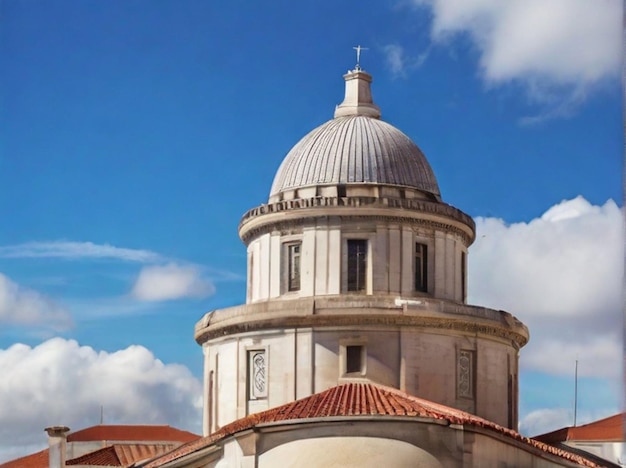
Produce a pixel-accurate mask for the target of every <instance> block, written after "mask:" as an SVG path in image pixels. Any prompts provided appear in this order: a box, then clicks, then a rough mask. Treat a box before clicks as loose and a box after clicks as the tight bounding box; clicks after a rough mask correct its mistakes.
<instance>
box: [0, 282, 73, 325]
mask: <svg viewBox="0 0 626 468" xmlns="http://www.w3.org/2000/svg"><path fill="white" fill-rule="evenodd" d="M0 325H19V326H34V327H37V328H44V329H46V328H47V329H52V330H56V331H60V330H66V329H68V328H70V327H71V326H72V318H71V316H70V313H69V311H68V310H66V309H65V308H64V307H62V306H60V305H59V304H56V303H55V302H54V301H52V300H51V299H49V298H48V297H46V296H44V295H42V294H40V293H38V292H37V291H35V290H32V289H29V288H25V287H22V286H20V285H18V284H17V283H15V282H13V281H11V280H10V279H9V278H8V277H7V276H5V275H3V274H2V273H0Z"/></svg>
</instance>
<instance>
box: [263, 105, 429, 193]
mask: <svg viewBox="0 0 626 468" xmlns="http://www.w3.org/2000/svg"><path fill="white" fill-rule="evenodd" d="M350 183H373V184H389V185H398V186H404V187H410V188H415V189H418V190H422V191H425V192H428V193H431V194H433V195H434V196H435V197H436V198H437V199H439V186H438V185H437V179H435V175H434V173H433V170H432V169H431V167H430V164H428V161H427V160H426V157H425V156H424V154H423V153H422V151H421V150H420V149H419V148H418V147H417V145H416V144H415V143H413V142H412V141H411V139H410V138H409V137H407V136H406V135H405V134H404V133H402V132H401V131H400V130H398V129H397V128H395V127H393V126H391V125H389V124H388V123H385V122H383V121H381V120H378V119H377V118H375V117H370V116H365V115H348V116H345V117H341V116H340V117H336V118H334V119H333V120H330V121H328V122H326V123H325V124H323V125H321V126H319V127H317V128H316V129H315V130H313V131H311V132H310V133H309V134H308V135H306V136H305V137H304V138H302V139H301V140H300V141H299V142H298V143H297V144H296V145H295V146H294V147H293V148H292V149H291V151H290V152H289V153H288V154H287V156H286V157H285V159H284V160H283V162H282V164H281V166H280V168H279V169H278V172H277V173H276V176H275V177H274V183H273V184H272V190H271V193H270V196H272V195H276V194H278V193H280V192H283V191H285V190H292V189H295V188H301V187H307V186H316V185H338V184H350Z"/></svg>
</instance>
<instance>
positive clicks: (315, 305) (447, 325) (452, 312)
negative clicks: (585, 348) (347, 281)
mask: <svg viewBox="0 0 626 468" xmlns="http://www.w3.org/2000/svg"><path fill="white" fill-rule="evenodd" d="M319 302H320V301H315V300H310V299H309V300H287V301H284V300H282V301H281V300H278V301H267V302H265V303H262V304H249V305H242V306H236V307H231V308H229V309H221V310H216V311H213V312H210V313H208V314H207V315H205V317H204V318H203V319H202V320H200V321H199V322H198V324H197V325H196V330H195V339H196V341H197V342H198V343H199V344H203V343H205V342H206V341H209V340H212V339H216V338H221V337H224V336H229V335H237V334H240V333H249V332H255V331H265V330H271V329H285V328H335V327H359V328H360V327H399V328H403V327H410V328H423V329H429V330H440V331H453V332H457V333H461V334H467V335H472V336H475V335H482V336H484V337H492V338H499V339H502V340H505V341H508V342H510V343H512V344H514V346H516V347H517V348H518V349H519V348H521V347H522V346H524V345H525V344H526V343H527V342H528V329H527V328H526V327H525V326H524V325H523V324H522V323H521V322H519V321H518V320H517V319H515V317H513V316H512V315H511V314H509V313H507V312H504V311H496V310H493V309H486V308H483V307H473V306H466V305H461V304H449V305H448V304H441V302H444V301H432V300H431V301H430V302H429V303H425V304H423V305H422V306H420V307H418V308H415V307H407V306H406V305H405V306H404V307H391V306H389V303H387V304H385V303H384V302H385V301H376V300H372V299H369V300H368V299H365V298H364V299H363V300H362V301H355V300H354V298H347V299H346V300H344V301H341V300H340V299H335V300H333V301H330V302H328V301H326V303H324V304H320V303H319ZM322 302H323V301H322ZM431 303H432V304H431ZM290 305H291V306H293V307H290ZM442 310H444V311H446V312H442Z"/></svg>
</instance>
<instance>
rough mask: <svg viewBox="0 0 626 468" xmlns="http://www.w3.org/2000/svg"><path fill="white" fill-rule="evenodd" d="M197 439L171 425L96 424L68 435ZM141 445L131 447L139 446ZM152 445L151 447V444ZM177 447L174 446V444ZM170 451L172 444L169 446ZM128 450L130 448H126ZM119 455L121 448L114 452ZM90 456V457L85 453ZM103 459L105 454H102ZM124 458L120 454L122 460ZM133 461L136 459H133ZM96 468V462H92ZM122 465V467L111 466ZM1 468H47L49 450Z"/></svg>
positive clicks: (86, 439) (81, 437)
mask: <svg viewBox="0 0 626 468" xmlns="http://www.w3.org/2000/svg"><path fill="white" fill-rule="evenodd" d="M199 438H200V436H199V435H197V434H193V433H191V432H187V431H181V430H180V429H176V428H175V427H171V426H165V425H162V426H148V425H99V426H92V427H87V428H85V429H81V430H79V431H76V432H71V433H69V434H68V435H67V441H68V442H92V441H109V442H111V441H115V442H123V441H136V442H138V441H148V442H177V443H186V442H190V441H193V440H197V439H199ZM139 445H140V444H133V446H139ZM147 445H150V444H147ZM153 445H154V444H153ZM176 445H177V444H176ZM168 447H169V448H170V449H171V448H173V445H169V446H168ZM128 450H130V449H128ZM116 453H117V454H118V457H119V454H120V453H121V452H120V449H118V451H117V452H116ZM160 453H163V451H159V452H158V453H156V452H155V453H153V454H152V455H151V456H146V457H143V458H141V459H145V458H152V457H154V456H156V455H159V454H160ZM88 455H89V454H88ZM103 456H105V455H103ZM124 457H126V455H124V454H122V459H125V458H124ZM137 460H139V458H138V459H137ZM135 461H136V460H135ZM94 464H95V465H96V466H97V465H98V464H97V463H94ZM113 466H124V465H113ZM0 468H48V449H45V450H42V451H41V452H37V453H33V454H30V455H26V456H24V457H21V458H17V459H15V460H11V461H8V462H6V463H3V464H1V465H0Z"/></svg>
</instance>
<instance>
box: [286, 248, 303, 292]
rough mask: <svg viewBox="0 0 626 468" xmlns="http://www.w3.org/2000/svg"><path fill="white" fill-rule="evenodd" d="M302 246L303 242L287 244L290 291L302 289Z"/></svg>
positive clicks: (288, 286)
mask: <svg viewBox="0 0 626 468" xmlns="http://www.w3.org/2000/svg"><path fill="white" fill-rule="evenodd" d="M300 247H301V244H300V243H297V244H289V245H288V246H287V256H288V259H287V261H288V273H287V274H288V277H287V283H288V284H287V289H288V290H289V291H299V290H300Z"/></svg>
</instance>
